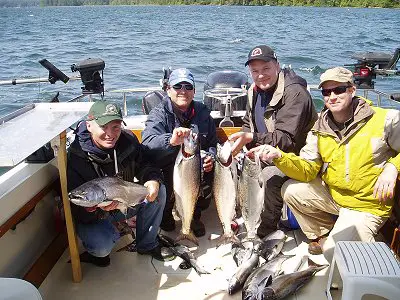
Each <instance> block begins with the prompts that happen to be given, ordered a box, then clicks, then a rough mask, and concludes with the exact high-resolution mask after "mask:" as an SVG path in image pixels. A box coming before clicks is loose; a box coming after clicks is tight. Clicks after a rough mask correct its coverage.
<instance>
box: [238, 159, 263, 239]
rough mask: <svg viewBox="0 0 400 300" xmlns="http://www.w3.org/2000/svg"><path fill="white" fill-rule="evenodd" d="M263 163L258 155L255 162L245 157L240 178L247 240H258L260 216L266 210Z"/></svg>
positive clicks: (239, 198)
mask: <svg viewBox="0 0 400 300" xmlns="http://www.w3.org/2000/svg"><path fill="white" fill-rule="evenodd" d="M261 172H262V168H261V162H260V158H259V156H257V155H256V157H255V161H253V160H251V159H250V158H249V157H247V156H245V157H244V161H243V167H242V173H241V175H240V177H239V184H238V200H239V204H240V207H241V211H242V217H243V219H244V224H245V226H246V230H247V236H246V238H245V239H246V240H254V239H256V233H257V228H258V226H259V225H260V221H261V220H260V215H261V212H262V210H263V209H264V182H263V181H262V179H261Z"/></svg>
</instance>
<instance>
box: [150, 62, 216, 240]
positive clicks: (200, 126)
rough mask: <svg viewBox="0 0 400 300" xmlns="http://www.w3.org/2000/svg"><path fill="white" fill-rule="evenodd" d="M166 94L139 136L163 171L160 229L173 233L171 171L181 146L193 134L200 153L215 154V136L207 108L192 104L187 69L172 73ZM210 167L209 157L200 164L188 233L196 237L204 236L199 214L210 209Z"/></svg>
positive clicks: (191, 80)
mask: <svg viewBox="0 0 400 300" xmlns="http://www.w3.org/2000/svg"><path fill="white" fill-rule="evenodd" d="M167 93H168V95H167V96H165V97H164V99H163V101H162V103H160V104H159V105H157V106H156V107H155V108H154V109H153V110H152V111H151V112H150V114H149V116H148V118H147V122H146V127H145V129H144V130H143V132H142V140H143V141H142V143H143V145H145V146H147V148H148V150H149V151H147V153H148V155H149V156H151V157H152V158H153V159H155V160H156V163H157V166H158V167H160V168H161V169H162V170H163V174H164V179H165V185H166V188H167V203H166V205H165V209H164V215H163V220H162V222H161V226H160V227H161V229H163V230H165V231H172V230H174V229H175V220H174V218H173V215H172V209H173V206H174V198H173V197H172V191H173V169H174V163H175V159H176V157H177V155H178V152H179V149H180V145H181V144H182V143H183V140H184V138H185V137H187V136H188V135H189V133H190V131H191V130H193V131H194V132H197V133H198V136H199V142H200V146H201V149H202V150H205V151H206V152H208V153H212V154H215V152H216V150H215V147H216V145H217V134H216V129H215V124H214V120H213V119H212V118H211V116H210V112H209V110H208V109H207V107H206V106H205V105H204V104H203V103H201V102H198V101H194V94H195V82H194V77H193V74H192V73H191V72H190V71H189V70H188V69H186V68H181V69H176V70H174V71H173V72H172V73H171V75H170V77H169V82H168V87H167ZM213 166H214V164H213V159H212V157H211V155H207V156H206V157H205V159H204V160H203V170H204V176H203V182H202V187H203V189H202V192H200V196H199V198H198V201H197V204H196V208H195V211H194V215H193V221H192V224H191V229H192V230H193V233H194V235H195V236H197V237H200V236H203V235H204V234H205V226H204V224H203V223H202V222H201V221H200V217H201V211H202V210H204V209H206V208H207V207H208V206H209V205H210V201H211V182H212V179H213Z"/></svg>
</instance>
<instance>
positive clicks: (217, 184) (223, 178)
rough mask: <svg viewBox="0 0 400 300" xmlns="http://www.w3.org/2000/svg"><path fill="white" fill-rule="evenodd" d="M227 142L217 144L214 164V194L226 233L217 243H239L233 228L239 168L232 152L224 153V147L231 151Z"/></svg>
mask: <svg viewBox="0 0 400 300" xmlns="http://www.w3.org/2000/svg"><path fill="white" fill-rule="evenodd" d="M226 143H228V144H226ZM226 143H225V144H224V146H223V147H221V145H220V144H217V156H216V159H215V164H214V168H215V171H214V183H213V194H214V199H215V204H216V207H217V211H218V216H219V219H220V221H221V224H222V228H223V230H224V234H223V235H222V236H221V237H220V238H219V240H218V243H217V245H221V244H224V243H230V242H235V243H239V239H238V238H237V237H236V236H235V234H234V232H233V231H232V228H231V221H232V219H233V218H234V216H235V207H236V186H237V168H236V163H235V160H234V159H233V157H232V154H231V152H229V155H226V154H225V153H224V149H227V151H230V150H229V147H228V148H227V147H226V145H228V146H229V142H226Z"/></svg>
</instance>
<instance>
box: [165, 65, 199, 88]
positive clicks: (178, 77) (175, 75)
mask: <svg viewBox="0 0 400 300" xmlns="http://www.w3.org/2000/svg"><path fill="white" fill-rule="evenodd" d="M181 82H188V83H190V84H191V85H193V86H194V76H193V74H192V72H190V70H189V69H186V68H180V69H175V70H173V71H172V73H171V75H169V84H170V85H175V84H177V83H181Z"/></svg>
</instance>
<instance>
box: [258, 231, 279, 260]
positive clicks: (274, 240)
mask: <svg viewBox="0 0 400 300" xmlns="http://www.w3.org/2000/svg"><path fill="white" fill-rule="evenodd" d="M286 238H287V235H286V234H285V233H284V232H283V231H282V230H279V229H278V230H275V231H274V232H271V233H270V234H268V235H267V236H265V237H264V238H263V239H262V240H261V242H260V243H259V244H258V245H257V246H256V247H257V250H258V252H259V253H260V256H261V257H263V258H264V259H265V260H267V261H268V260H271V259H273V258H274V257H276V256H277V255H278V254H279V253H280V252H281V250H282V248H283V245H284V244H285V241H286Z"/></svg>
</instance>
